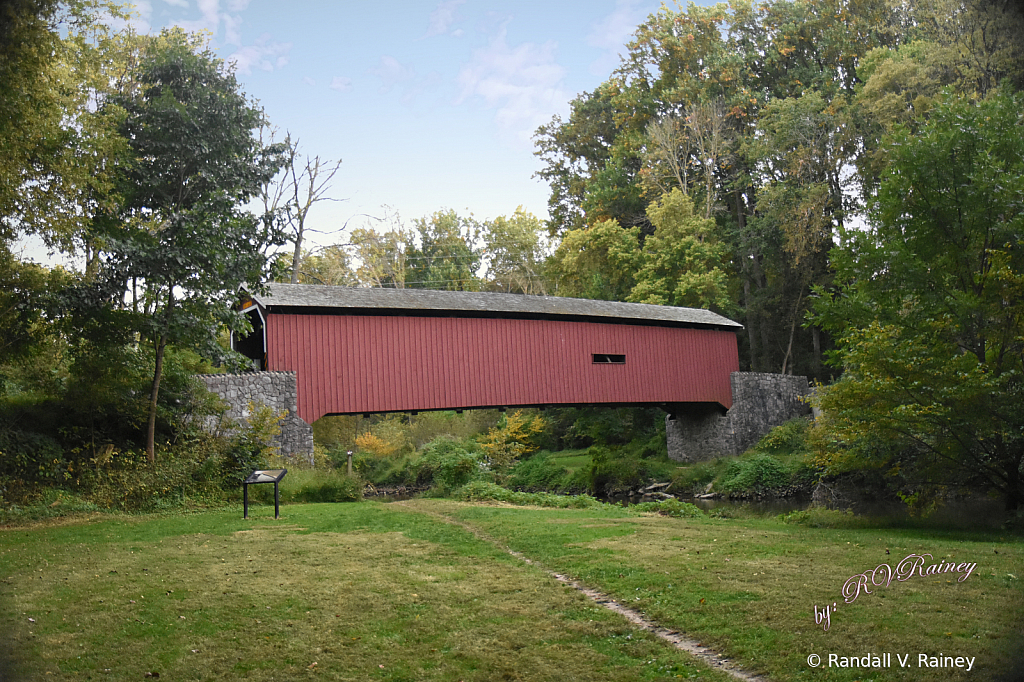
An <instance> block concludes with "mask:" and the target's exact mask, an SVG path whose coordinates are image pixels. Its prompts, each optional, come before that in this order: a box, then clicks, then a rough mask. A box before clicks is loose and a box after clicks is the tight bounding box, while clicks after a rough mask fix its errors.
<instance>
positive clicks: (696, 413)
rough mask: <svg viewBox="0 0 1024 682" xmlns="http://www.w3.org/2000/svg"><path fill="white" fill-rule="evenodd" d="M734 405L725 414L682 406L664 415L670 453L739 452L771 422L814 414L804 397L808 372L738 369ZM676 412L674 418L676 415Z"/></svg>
mask: <svg viewBox="0 0 1024 682" xmlns="http://www.w3.org/2000/svg"><path fill="white" fill-rule="evenodd" d="M730 382H731V384H732V407H731V408H730V409H729V411H728V412H725V413H724V414H723V413H722V412H721V410H719V409H718V408H716V407H714V406H707V407H703V406H702V407H697V408H687V409H680V410H679V411H678V413H676V414H674V415H668V416H667V417H666V418H665V436H666V441H667V445H668V456H669V457H670V458H672V459H674V460H676V461H679V462H703V461H705V460H709V459H714V458H715V457H724V456H726V455H739V454H741V453H743V452H744V451H745V450H747V449H748V448H749V447H750V446H752V445H754V444H755V443H757V441H758V440H760V439H761V437H762V436H764V435H765V434H766V433H768V431H769V430H771V429H772V427H775V426H779V425H780V424H783V423H785V422H787V421H789V420H790V419H793V418H794V417H800V416H803V415H806V414H810V411H811V410H810V407H809V406H808V405H807V403H806V402H804V400H803V399H804V397H805V396H807V395H808V394H809V393H810V386H809V385H808V383H807V377H799V376H791V375H788V374H763V373H758V372H733V373H732V374H731V375H730ZM673 417H674V419H673Z"/></svg>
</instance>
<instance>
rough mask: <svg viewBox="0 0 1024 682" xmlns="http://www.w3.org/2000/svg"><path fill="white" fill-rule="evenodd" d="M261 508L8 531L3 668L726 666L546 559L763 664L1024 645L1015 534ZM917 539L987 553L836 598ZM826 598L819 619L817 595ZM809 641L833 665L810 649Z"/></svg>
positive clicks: (129, 676) (629, 672)
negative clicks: (625, 613)
mask: <svg viewBox="0 0 1024 682" xmlns="http://www.w3.org/2000/svg"><path fill="white" fill-rule="evenodd" d="M250 515H251V518H250V519H249V520H247V521H243V520H242V519H241V510H240V509H232V510H226V511H215V512H207V513H202V514H194V515H166V516H144V517H110V516H103V515H99V514H97V515H94V516H93V517H89V518H86V519H84V520H74V521H66V522H61V523H50V524H36V525H27V526H20V527H11V528H7V529H4V530H2V531H0V598H2V603H0V642H5V643H6V644H0V656H3V657H4V662H5V665H6V667H7V669H8V676H9V677H10V678H11V679H30V680H60V679H69V680H70V679H75V680H79V679H102V680H140V679H145V678H146V676H147V674H149V675H150V676H152V675H153V674H159V675H160V677H161V678H163V679H183V680H209V679H232V680H233V679H242V678H244V679H254V680H270V679H279V680H283V679H304V678H307V677H308V678H314V677H318V676H319V677H323V678H325V679H336V680H376V679H380V680H452V681H456V680H495V679H511V680H669V679H707V680H722V679H726V678H725V676H724V675H723V674H722V673H721V672H719V671H715V670H709V669H708V668H707V667H706V666H704V665H702V664H700V663H699V662H696V661H694V660H693V659H691V658H690V657H688V656H687V655H686V654H683V653H681V652H678V651H676V650H674V649H673V648H671V647H670V646H668V645H666V644H664V643H663V642H661V641H659V640H656V639H654V638H653V637H652V636H650V635H648V634H646V633H644V632H642V631H640V630H637V629H635V628H633V627H632V626H630V625H628V624H627V623H626V622H625V621H624V620H623V619H621V617H619V616H617V615H615V614H613V613H611V612H609V611H607V610H606V609H604V608H602V607H600V606H597V605H595V604H593V603H592V602H590V601H589V600H587V599H586V598H585V597H583V596H581V595H580V594H578V593H577V592H576V591H575V590H572V589H570V588H567V587H564V586H562V585H560V584H559V583H558V582H556V581H555V580H553V579H552V578H551V577H550V576H549V575H548V574H547V573H546V572H545V571H546V570H555V571H560V572H564V573H567V574H570V575H571V576H573V577H575V578H577V579H579V580H581V581H582V582H584V583H586V584H587V585H589V586H591V587H594V588H597V589H599V590H602V591H604V592H606V593H609V594H611V595H613V596H614V597H615V598H616V599H617V600H618V601H619V602H620V603H622V604H627V605H630V606H632V607H633V608H636V609H637V610H639V611H642V612H643V613H645V614H646V616H647V617H648V618H649V619H651V620H654V621H656V622H658V623H659V624H661V625H664V626H666V627H670V628H674V629H678V630H681V631H683V632H685V633H687V634H688V635H690V636H692V637H694V638H697V639H699V640H700V641H702V642H704V643H705V644H709V645H711V646H713V647H715V648H716V649H717V650H718V651H720V652H721V653H723V654H725V655H727V656H728V657H730V658H732V659H734V660H735V661H736V662H737V663H739V664H740V665H742V666H743V667H745V668H746V669H747V670H750V671H753V672H759V673H762V674H765V675H766V676H767V677H768V678H769V679H772V680H869V679H870V680H945V679H954V680H955V679H963V680H968V679H971V680H990V679H994V678H995V677H996V676H997V675H998V674H1000V673H1001V672H1003V671H1006V670H1008V669H1009V668H1010V666H1011V664H1012V663H1013V656H1015V655H1019V653H1018V651H1017V649H1018V647H1019V645H1020V643H1021V642H1022V641H1024V633H1022V623H1024V605H1022V593H1024V590H1022V589H1021V582H1020V578H1021V577H1024V576H1021V575H1020V573H1021V568H1022V566H1024V561H1022V559H1024V551H1022V546H1021V544H1020V541H1019V538H1018V537H1014V536H1008V535H1007V536H1001V535H1000V534H999V533H989V534H985V533H970V532H960V531H958V532H952V531H949V532H944V531H936V530H906V529H903V530H899V529H881V528H879V529H873V528H870V527H868V528H858V529H850V530H844V529H838V530H837V529H832V530H829V529H814V528H806V527H801V526H794V525H789V524H784V523H782V522H780V521H778V520H775V519H764V520H758V519H673V518H666V517H654V516H638V515H636V514H633V513H631V512H629V511H628V510H625V509H621V508H615V507H603V508H600V509H585V510H554V509H535V508H518V507H508V506H487V505H471V504H463V503H456V502H451V501H446V500H411V501H407V502H403V503H400V504H391V505H386V504H379V503H370V502H364V503H358V504H309V505H287V506H285V507H283V508H282V518H281V519H280V520H275V519H274V518H273V507H272V506H271V507H267V506H257V507H255V508H253V509H251V510H250ZM445 517H447V520H446V518H445ZM472 530H476V531H478V533H479V534H480V535H481V537H482V538H483V539H481V537H477V535H475V534H474V533H473V532H470V531H472ZM487 538H493V539H495V540H496V542H494V541H491V540H489V539H487ZM507 549H513V550H516V551H518V552H521V553H523V554H524V555H526V556H527V557H529V558H531V559H533V560H534V561H535V562H537V563H535V564H533V565H529V564H526V563H524V562H522V561H521V560H519V559H516V558H514V557H512V556H510V555H509V554H508V552H507V551H506V550H507ZM886 549H888V550H889V553H888V554H886V553H885V550H886ZM911 553H918V554H923V553H930V554H932V555H933V557H934V558H935V560H936V561H937V560H939V558H940V557H942V558H944V559H945V560H946V561H947V562H948V561H956V562H972V563H976V564H977V567H976V569H975V570H974V572H973V573H972V574H971V576H970V577H969V578H968V579H966V580H964V581H963V582H957V580H956V579H955V578H952V579H950V578H951V577H950V576H942V577H936V576H922V577H914V578H912V579H908V580H906V581H903V582H899V581H894V582H893V583H892V584H891V585H889V586H888V587H880V588H877V589H875V590H874V592H873V593H872V594H868V595H863V594H862V595H861V596H860V597H858V599H857V600H856V601H855V602H853V603H852V604H843V603H842V597H841V591H842V587H843V583H844V581H846V580H847V578H849V577H850V576H851V575H854V574H856V573H860V572H863V571H866V570H870V569H872V568H874V567H875V566H877V565H878V564H880V563H885V562H892V563H893V564H894V565H895V563H896V562H898V561H899V560H900V559H902V558H903V557H905V556H907V555H908V554H911ZM834 602H838V603H839V608H838V610H837V611H836V612H835V613H832V614H831V620H830V629H829V630H828V631H827V632H826V631H824V629H823V627H822V626H821V625H819V624H816V622H815V614H814V607H815V606H817V607H819V608H822V607H824V606H825V605H826V604H832V603H834ZM4 647H5V648H4ZM872 653H875V654H878V653H892V654H900V655H906V654H910V655H911V659H912V660H909V661H908V667H907V668H900V667H899V664H898V659H897V658H896V657H895V656H894V657H893V661H892V665H893V667H892V668H888V669H868V670H865V669H859V668H858V669H850V668H837V667H831V668H829V667H828V665H827V662H828V655H829V654H835V655H837V656H844V657H847V658H849V657H853V656H858V657H860V656H864V655H867V654H872ZM920 653H925V654H928V655H933V656H938V655H940V654H944V655H946V656H951V657H956V656H962V657H971V658H973V659H974V663H973V670H972V671H971V672H970V673H968V672H966V671H964V670H962V669H958V668H941V669H939V668H927V667H926V668H921V667H918V658H917V657H918V655H919V654H920ZM811 654H817V655H819V656H821V657H822V658H823V664H822V667H817V668H813V667H811V666H809V665H808V663H807V657H808V656H810V655H811ZM11 669H13V671H14V672H10V670H11ZM0 672H2V669H0ZM0 679H5V680H6V679H8V677H5V676H4V675H3V674H0Z"/></svg>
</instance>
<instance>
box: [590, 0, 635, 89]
mask: <svg viewBox="0 0 1024 682" xmlns="http://www.w3.org/2000/svg"><path fill="white" fill-rule="evenodd" d="M639 5H640V2H639V0H616V2H615V9H614V10H612V13H611V14H609V15H608V16H606V17H604V18H603V19H601V20H600V21H596V22H594V24H593V25H591V27H590V33H588V34H587V44H588V45H590V46H592V47H596V48H599V49H601V50H604V54H603V55H601V56H600V57H599V58H598V59H596V60H594V62H593V63H591V65H590V72H591V73H593V74H596V75H606V74H607V73H608V72H609V71H611V70H613V69H614V68H616V67H617V66H618V65H619V55H620V54H622V53H624V52H625V51H626V49H625V46H626V43H628V42H629V41H630V40H631V39H632V37H633V33H634V31H636V27H637V26H639V25H640V22H642V21H643V20H644V17H645V13H644V11H643V10H642V9H640V6H639Z"/></svg>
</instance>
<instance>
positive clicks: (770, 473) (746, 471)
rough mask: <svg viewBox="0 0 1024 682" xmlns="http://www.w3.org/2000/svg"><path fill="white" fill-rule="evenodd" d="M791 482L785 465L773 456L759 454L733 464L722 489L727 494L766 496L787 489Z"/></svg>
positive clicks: (726, 473)
mask: <svg viewBox="0 0 1024 682" xmlns="http://www.w3.org/2000/svg"><path fill="white" fill-rule="evenodd" d="M789 482H790V475H789V471H787V469H786V465H785V464H783V463H782V462H780V461H779V460H777V459H775V458H774V457H772V456H771V455H764V454H758V455H754V456H753V457H750V458H748V459H739V460H735V461H733V462H731V463H730V464H729V466H728V467H727V468H726V470H725V474H724V475H723V477H722V483H721V486H720V487H721V489H722V490H723V491H725V492H739V491H745V492H751V493H754V494H757V495H764V494H768V493H771V492H772V491H773V490H778V489H781V488H785V487H786V486H788V485H789Z"/></svg>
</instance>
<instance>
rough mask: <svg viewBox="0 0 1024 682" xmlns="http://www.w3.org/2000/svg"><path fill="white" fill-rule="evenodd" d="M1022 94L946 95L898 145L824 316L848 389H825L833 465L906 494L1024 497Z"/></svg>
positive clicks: (821, 306)
mask: <svg viewBox="0 0 1024 682" xmlns="http://www.w3.org/2000/svg"><path fill="white" fill-rule="evenodd" d="M1022 107H1024V95H1022V94H1019V93H1018V94H1014V93H1012V92H1011V90H1010V88H1009V87H1008V86H1006V87H1004V88H1003V89H1001V90H999V91H997V92H995V93H993V94H992V95H990V96H989V97H988V98H987V99H985V100H983V101H981V102H975V101H972V100H971V99H969V98H965V97H961V96H956V95H954V94H951V93H947V94H946V95H945V96H944V97H943V98H942V99H941V101H940V103H939V104H937V105H936V106H935V107H934V108H933V110H932V112H931V114H930V117H929V120H928V122H927V123H926V124H925V125H923V126H922V127H921V128H920V129H919V130H918V131H917V132H916V134H911V133H910V132H908V131H906V130H902V131H900V132H899V133H898V134H896V135H895V137H894V139H893V141H892V143H891V145H890V146H889V153H890V155H891V159H892V162H891V164H890V167H889V169H888V170H887V171H886V173H885V174H884V175H883V178H882V183H881V187H880V190H879V195H878V203H877V208H876V210H875V211H874V214H873V218H872V223H871V226H870V229H869V230H867V231H865V232H858V231H850V232H847V233H846V235H845V238H846V243H845V245H844V247H843V248H841V249H839V250H837V252H836V254H835V257H834V263H835V265H836V276H837V280H838V281H839V282H840V283H841V284H842V287H841V289H840V291H839V293H838V294H837V295H836V296H834V297H826V298H822V299H821V300H820V301H819V302H818V305H817V312H818V316H819V317H818V319H819V322H820V323H822V324H823V325H825V326H826V327H827V328H829V329H831V330H833V331H834V332H835V333H836V334H838V335H839V336H840V339H841V347H840V352H839V353H838V354H837V356H836V359H837V360H838V361H839V362H840V363H841V364H842V367H843V369H844V375H843V378H842V379H841V380H840V381H838V382H837V383H836V384H834V385H833V386H831V387H829V388H828V389H827V390H823V391H821V392H820V393H819V398H818V401H819V404H820V406H821V407H822V409H823V410H824V412H825V415H826V419H825V421H824V422H823V424H822V425H821V426H820V427H818V428H819V429H821V431H820V432H819V433H820V434H821V435H822V437H821V439H820V441H819V442H820V443H821V444H822V445H821V451H822V454H823V457H824V459H825V461H826V462H829V463H830V464H834V465H835V466H836V468H839V467H840V466H841V464H842V460H843V458H844V457H848V456H850V455H851V454H852V455H856V456H858V457H859V458H860V460H861V461H862V462H864V461H866V462H872V463H874V464H876V465H883V467H884V469H885V470H888V471H890V472H899V474H900V475H901V476H902V477H903V480H904V481H905V482H906V483H905V484H906V485H907V486H908V490H907V491H906V493H907V494H912V493H914V492H918V491H925V492H926V491H928V490H934V489H935V488H936V487H937V486H942V485H968V486H972V487H973V486H984V487H991V488H994V489H995V490H998V491H1000V492H1001V493H1002V494H1003V495H1004V497H1005V499H1006V504H1007V507H1008V508H1010V509H1016V508H1018V507H1019V506H1020V504H1021V502H1022V501H1024V477H1022V474H1024V471H1022V467H1024V383H1022V382H1024V244H1022V241H1021V238H1022V235H1024V212H1022V211H1021V207H1022V206H1024V123H1022V120H1021V116H1020V112H1021V110H1022Z"/></svg>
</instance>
